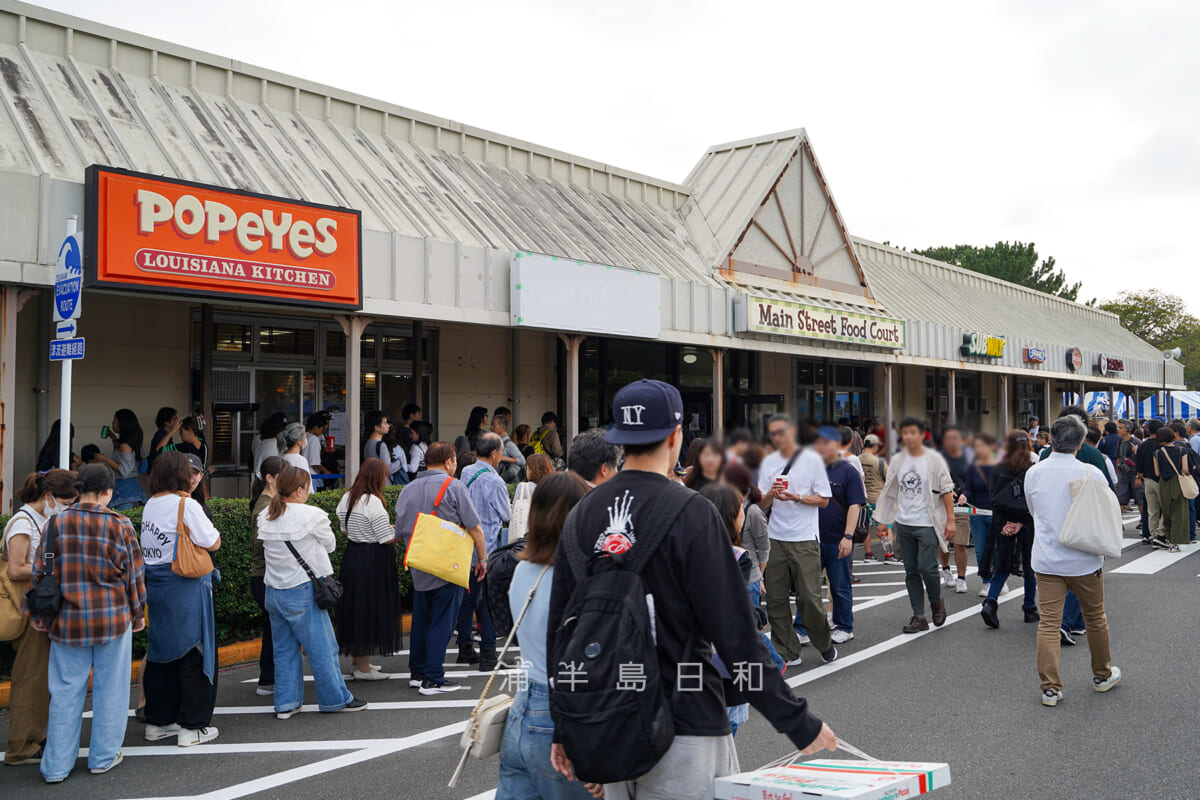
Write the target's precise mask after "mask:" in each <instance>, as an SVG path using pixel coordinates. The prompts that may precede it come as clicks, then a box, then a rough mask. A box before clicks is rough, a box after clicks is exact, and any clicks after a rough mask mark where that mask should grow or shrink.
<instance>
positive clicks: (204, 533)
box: [142, 494, 221, 567]
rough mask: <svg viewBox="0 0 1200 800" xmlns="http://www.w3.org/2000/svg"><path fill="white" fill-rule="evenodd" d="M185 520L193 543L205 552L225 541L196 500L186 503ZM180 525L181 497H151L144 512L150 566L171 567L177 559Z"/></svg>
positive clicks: (145, 546) (144, 551)
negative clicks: (176, 539) (178, 529)
mask: <svg viewBox="0 0 1200 800" xmlns="http://www.w3.org/2000/svg"><path fill="white" fill-rule="evenodd" d="M183 502H184V509H183V521H184V523H185V524H186V525H187V526H188V531H189V532H190V533H191V537H192V544H194V545H196V546H197V547H203V548H205V549H207V548H209V547H212V546H213V545H214V544H216V543H217V542H218V541H220V539H221V534H220V533H218V532H217V529H216V528H215V527H213V524H212V523H211V522H209V519H208V517H207V516H206V515H205V513H204V509H203V508H201V507H200V504H199V503H197V502H196V501H195V500H193V499H192V498H190V497H189V498H187V499H185V500H184V501H183ZM178 522H179V495H175V494H167V495H163V496H162V497H151V498H150V499H149V500H147V501H146V506H145V507H144V508H143V509H142V561H143V562H145V564H146V566H148V567H149V566H153V565H154V564H169V563H171V562H172V561H173V560H174V559H175V538H176V537H175V531H176V525H177V524H178Z"/></svg>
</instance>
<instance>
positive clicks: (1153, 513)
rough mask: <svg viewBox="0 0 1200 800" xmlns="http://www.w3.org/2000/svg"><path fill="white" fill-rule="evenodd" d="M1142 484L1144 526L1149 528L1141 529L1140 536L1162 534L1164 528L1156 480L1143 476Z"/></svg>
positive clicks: (1160, 498) (1160, 499)
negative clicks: (1144, 507) (1144, 500)
mask: <svg viewBox="0 0 1200 800" xmlns="http://www.w3.org/2000/svg"><path fill="white" fill-rule="evenodd" d="M1142 486H1143V487H1144V488H1145V490H1146V527H1147V528H1148V529H1149V530H1144V531H1142V536H1143V537H1147V536H1162V535H1163V531H1164V530H1165V529H1164V527H1163V513H1162V497H1161V496H1160V494H1159V487H1158V481H1155V480H1150V479H1148V478H1144V479H1143V480H1142Z"/></svg>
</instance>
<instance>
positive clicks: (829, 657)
mask: <svg viewBox="0 0 1200 800" xmlns="http://www.w3.org/2000/svg"><path fill="white" fill-rule="evenodd" d="M821 660H822V661H824V662H825V663H826V664H829V663H831V662H833V661H835V660H837V648H836V647H834V646H833V645H829V649H828V650H826V651H825V652H824V653H821Z"/></svg>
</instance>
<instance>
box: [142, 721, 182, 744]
mask: <svg viewBox="0 0 1200 800" xmlns="http://www.w3.org/2000/svg"><path fill="white" fill-rule="evenodd" d="M178 735H179V726H178V725H147V726H146V734H145V739H146V741H147V742H158V741H161V740H163V739H169V738H171V737H172V736H178Z"/></svg>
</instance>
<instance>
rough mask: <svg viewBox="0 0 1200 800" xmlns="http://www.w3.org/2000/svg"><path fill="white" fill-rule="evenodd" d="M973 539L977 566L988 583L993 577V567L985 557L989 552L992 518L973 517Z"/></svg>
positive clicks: (980, 574)
mask: <svg viewBox="0 0 1200 800" xmlns="http://www.w3.org/2000/svg"><path fill="white" fill-rule="evenodd" d="M970 519H971V538H972V539H973V540H974V541H975V564H976V565H977V566H978V567H979V577H980V578H981V579H982V580H983V581H984V582H985V583H986V582H987V579H988V578H990V577H991V575H992V565H991V564H989V563H988V561H987V558H986V557H985V556H984V553H985V551H986V550H987V540H988V533H989V532H990V531H991V529H992V518H991V517H982V516H978V515H977V516H974V517H971V518H970Z"/></svg>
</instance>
